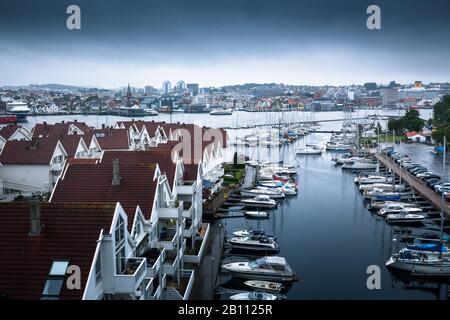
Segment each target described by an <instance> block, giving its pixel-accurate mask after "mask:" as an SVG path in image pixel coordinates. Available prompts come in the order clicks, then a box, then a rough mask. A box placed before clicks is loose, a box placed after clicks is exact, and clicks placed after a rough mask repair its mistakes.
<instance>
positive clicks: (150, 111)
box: [144, 109, 158, 116]
mask: <svg viewBox="0 0 450 320" xmlns="http://www.w3.org/2000/svg"><path fill="white" fill-rule="evenodd" d="M144 111H145V114H146V115H147V116H157V115H158V111H156V110H155V109H145V110H144Z"/></svg>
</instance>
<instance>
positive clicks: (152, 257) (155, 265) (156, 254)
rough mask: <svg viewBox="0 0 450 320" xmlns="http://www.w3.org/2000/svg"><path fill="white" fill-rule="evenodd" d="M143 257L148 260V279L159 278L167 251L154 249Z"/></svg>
mask: <svg viewBox="0 0 450 320" xmlns="http://www.w3.org/2000/svg"><path fill="white" fill-rule="evenodd" d="M142 256H143V257H145V258H146V259H147V277H152V278H155V277H157V276H158V272H159V269H160V268H161V266H162V264H163V262H164V259H165V256H166V249H164V248H163V249H162V250H159V249H156V248H153V249H151V250H149V251H147V252H145V253H144V254H143V255H142Z"/></svg>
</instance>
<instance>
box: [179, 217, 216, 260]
mask: <svg viewBox="0 0 450 320" xmlns="http://www.w3.org/2000/svg"><path fill="white" fill-rule="evenodd" d="M203 226H204V227H205V228H206V229H205V232H204V235H203V236H202V237H201V238H200V239H197V240H195V241H196V245H195V247H194V250H188V251H189V252H186V250H184V262H186V263H195V264H199V263H200V261H201V260H202V257H203V255H204V253H205V250H206V246H207V243H208V238H209V233H210V225H209V223H207V224H203ZM191 241H194V238H193V239H192V240H191ZM198 243H200V245H198ZM192 251H193V252H192ZM189 253H190V254H189Z"/></svg>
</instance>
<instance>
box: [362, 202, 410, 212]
mask: <svg viewBox="0 0 450 320" xmlns="http://www.w3.org/2000/svg"><path fill="white" fill-rule="evenodd" d="M387 205H400V206H403V207H416V205H415V204H414V203H407V202H399V201H371V202H370V203H369V204H368V205H367V209H369V210H377V211H378V210H381V209H383V208H384V207H385V206H387Z"/></svg>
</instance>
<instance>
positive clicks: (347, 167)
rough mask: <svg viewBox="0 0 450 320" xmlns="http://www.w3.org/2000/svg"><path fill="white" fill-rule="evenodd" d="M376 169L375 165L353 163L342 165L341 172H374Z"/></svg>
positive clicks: (376, 165)
mask: <svg viewBox="0 0 450 320" xmlns="http://www.w3.org/2000/svg"><path fill="white" fill-rule="evenodd" d="M377 167H378V164H377V163H367V162H354V163H352V164H344V165H343V166H342V167H341V168H342V169H343V170H375V169H377Z"/></svg>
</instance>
